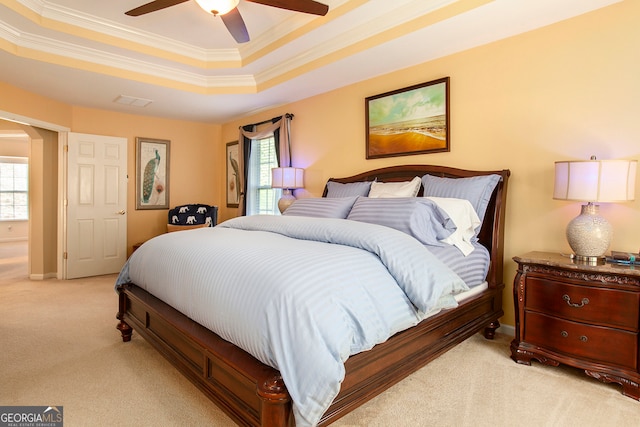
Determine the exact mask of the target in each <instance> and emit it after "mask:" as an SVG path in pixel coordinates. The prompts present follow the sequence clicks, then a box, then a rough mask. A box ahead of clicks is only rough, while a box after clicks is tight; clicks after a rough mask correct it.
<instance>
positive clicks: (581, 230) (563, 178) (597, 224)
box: [553, 156, 638, 263]
mask: <svg viewBox="0 0 640 427" xmlns="http://www.w3.org/2000/svg"><path fill="white" fill-rule="evenodd" d="M637 164H638V161H637V160H596V158H595V156H592V157H591V160H585V161H564V162H556V166H555V186H554V190H553V198H554V199H558V200H575V201H582V202H587V204H586V205H582V211H581V212H580V215H578V216H577V217H575V218H574V219H573V220H572V221H571V222H569V224H568V225H567V241H568V242H569V246H571V249H573V251H574V253H575V257H576V259H577V260H578V261H581V262H588V263H596V262H598V261H601V260H602V259H603V256H604V254H605V252H606V251H607V249H609V245H610V243H611V238H612V236H613V230H612V227H611V224H610V223H609V221H607V220H606V219H605V218H604V217H602V216H600V214H599V208H600V207H599V205H595V204H594V202H626V201H630V200H633V199H634V197H635V183H636V169H637Z"/></svg>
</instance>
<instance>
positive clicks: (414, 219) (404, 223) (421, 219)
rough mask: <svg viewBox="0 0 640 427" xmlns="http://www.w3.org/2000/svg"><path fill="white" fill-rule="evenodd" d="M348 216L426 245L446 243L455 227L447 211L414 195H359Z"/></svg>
mask: <svg viewBox="0 0 640 427" xmlns="http://www.w3.org/2000/svg"><path fill="white" fill-rule="evenodd" d="M347 219H350V220H353V221H361V222H368V223H371V224H379V225H384V226H386V227H391V228H395V229H396V230H399V231H402V232H404V233H406V234H408V235H410V236H413V237H415V238H416V239H418V240H419V241H420V242H421V243H422V244H423V245H433V246H443V243H441V242H440V240H443V239H446V238H447V237H449V236H450V235H451V233H453V232H454V231H455V230H456V226H455V224H454V223H453V221H452V220H451V218H449V216H448V215H447V213H446V212H445V211H444V210H442V209H441V208H440V207H438V205H437V204H436V203H434V202H433V201H431V200H429V199H424V198H415V197H389V198H387V197H383V198H368V197H358V199H357V200H356V202H355V203H354V204H353V207H352V208H351V212H349V215H348V216H347Z"/></svg>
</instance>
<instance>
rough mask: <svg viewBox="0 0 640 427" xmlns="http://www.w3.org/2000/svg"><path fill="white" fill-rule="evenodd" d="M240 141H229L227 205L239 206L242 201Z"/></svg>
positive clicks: (230, 206)
mask: <svg viewBox="0 0 640 427" xmlns="http://www.w3.org/2000/svg"><path fill="white" fill-rule="evenodd" d="M238 147H239V145H238V141H233V142H228V143H227V207H229V208H237V207H238V203H239V202H240V168H239V166H238V165H239V163H238Z"/></svg>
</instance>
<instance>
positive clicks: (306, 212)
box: [282, 197, 356, 219]
mask: <svg viewBox="0 0 640 427" xmlns="http://www.w3.org/2000/svg"><path fill="white" fill-rule="evenodd" d="M355 201H356V197H338V198H331V199H327V198H324V197H321V198H305V199H298V200H296V201H295V202H293V203H292V204H291V206H289V207H288V208H287V210H285V211H284V212H283V213H282V215H291V216H310V217H315V218H341V219H344V218H346V217H347V215H348V214H349V211H350V210H351V206H353V202H355Z"/></svg>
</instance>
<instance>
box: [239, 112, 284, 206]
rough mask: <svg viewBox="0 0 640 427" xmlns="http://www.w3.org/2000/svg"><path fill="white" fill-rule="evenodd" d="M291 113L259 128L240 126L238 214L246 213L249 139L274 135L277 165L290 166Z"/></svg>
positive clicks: (255, 126)
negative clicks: (276, 144) (276, 143)
mask: <svg viewBox="0 0 640 427" xmlns="http://www.w3.org/2000/svg"><path fill="white" fill-rule="evenodd" d="M292 119H293V114H285V115H284V116H281V117H280V118H279V120H276V119H273V120H272V121H271V123H269V121H268V122H266V123H268V124H264V126H263V127H261V128H260V130H257V124H256V125H248V126H241V127H240V131H239V136H238V144H239V146H238V149H239V154H240V155H239V156H238V157H239V159H238V160H239V163H240V165H239V167H240V171H241V174H242V177H241V181H240V188H241V192H240V200H239V203H238V211H239V212H238V213H239V214H240V215H245V214H246V209H247V206H246V192H247V175H248V167H249V163H248V162H249V158H250V153H251V141H252V140H256V139H263V138H268V137H270V136H276V132H278V135H277V137H276V138H275V140H276V141H278V146H277V147H276V152H277V153H278V162H279V163H278V165H279V166H291V143H290V134H291V120H292Z"/></svg>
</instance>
